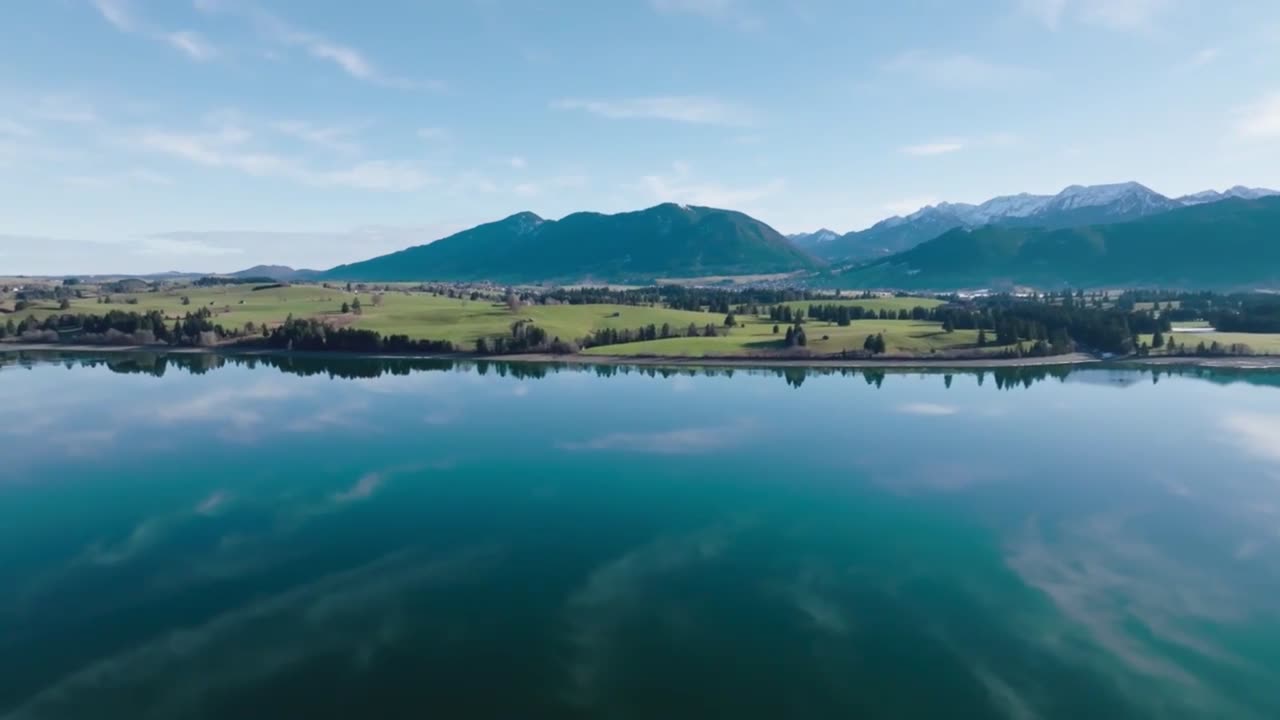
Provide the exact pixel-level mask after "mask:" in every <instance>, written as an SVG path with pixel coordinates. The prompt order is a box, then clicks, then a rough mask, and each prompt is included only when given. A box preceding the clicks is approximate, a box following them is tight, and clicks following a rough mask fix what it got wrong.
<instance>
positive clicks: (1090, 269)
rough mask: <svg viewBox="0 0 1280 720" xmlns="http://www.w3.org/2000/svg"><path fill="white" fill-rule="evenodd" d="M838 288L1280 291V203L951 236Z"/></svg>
mask: <svg viewBox="0 0 1280 720" xmlns="http://www.w3.org/2000/svg"><path fill="white" fill-rule="evenodd" d="M830 282H831V283H832V284H834V285H836V286H838V287H859V288H861V287H884V288H903V289H931V290H951V289H963V288H971V289H972V288H1008V287H1011V286H1014V285H1029V286H1034V287H1042V288H1053V287H1064V286H1070V287H1102V286H1155V285H1160V286H1166V287H1184V288H1245V287H1280V198H1262V199H1257V200H1245V199H1231V200H1223V201H1221V202H1215V203H1208V204H1204V205H1196V206H1194V207H1187V208H1180V209H1177V210H1172V211H1169V212H1166V213H1161V214H1159V215H1152V216H1149V217H1145V218H1141V219H1138V220H1132V221H1129V222H1121V223H1113V224H1107V225H1089V226H1084V227H1073V228H1062V229H1056V230H1051V229H1044V228H1027V227H1007V226H996V225H989V226H986V227H982V228H978V229H974V230H967V229H962V228H957V229H954V230H951V231H948V232H946V233H944V234H943V235H941V236H939V237H937V238H935V239H933V240H930V241H928V242H925V243H923V244H921V245H918V246H916V247H915V248H913V249H911V250H908V251H906V252H902V253H898V254H896V255H892V256H890V257H887V258H884V259H882V260H878V261H876V262H873V263H870V264H867V265H863V266H861V267H857V268H853V269H851V270H848V271H844V272H841V273H838V274H835V275H832V276H830Z"/></svg>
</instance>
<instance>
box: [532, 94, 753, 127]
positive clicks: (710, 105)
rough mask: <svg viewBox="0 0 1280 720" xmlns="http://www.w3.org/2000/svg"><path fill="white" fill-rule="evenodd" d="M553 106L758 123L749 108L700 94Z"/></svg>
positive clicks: (615, 115) (621, 115) (700, 121)
mask: <svg viewBox="0 0 1280 720" xmlns="http://www.w3.org/2000/svg"><path fill="white" fill-rule="evenodd" d="M551 106H552V107H553V108H555V109H557V110H582V111H585V112H588V113H591V114H592V115H598V116H600V117H604V118H610V119H633V118H643V119H651V120H669V121H672V122H682V123H689V124H692V125H723V126H729V127H744V126H749V125H752V124H753V123H754V122H755V113H754V112H753V111H752V110H750V109H749V108H746V107H742V106H740V105H736V104H733V103H729V102H725V101H722V100H718V99H716V98H711V97H703V96H697V95H666V96H659V97H641V98H624V99H616V100H582V99H566V100H557V101H556V102H554V103H552V104H551Z"/></svg>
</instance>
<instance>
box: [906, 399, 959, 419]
mask: <svg viewBox="0 0 1280 720" xmlns="http://www.w3.org/2000/svg"><path fill="white" fill-rule="evenodd" d="M898 412H900V413H902V414H904V415H923V416H925V417H947V416H949V415H955V414H956V413H958V412H960V409H959V408H957V407H955V406H954V405H939V404H937V403H925V402H918V403H906V404H904V405H899V406H898Z"/></svg>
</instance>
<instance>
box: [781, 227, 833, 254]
mask: <svg viewBox="0 0 1280 720" xmlns="http://www.w3.org/2000/svg"><path fill="white" fill-rule="evenodd" d="M787 239H788V240H790V241H791V242H792V243H794V244H795V246H796V247H798V248H803V249H805V250H809V249H810V248H813V247H815V246H817V245H821V244H823V243H829V242H831V241H833V240H839V239H840V233H838V232H836V231H834V230H828V229H826V228H822V229H820V230H815V231H813V232H811V233H792V234H790V235H788V236H787Z"/></svg>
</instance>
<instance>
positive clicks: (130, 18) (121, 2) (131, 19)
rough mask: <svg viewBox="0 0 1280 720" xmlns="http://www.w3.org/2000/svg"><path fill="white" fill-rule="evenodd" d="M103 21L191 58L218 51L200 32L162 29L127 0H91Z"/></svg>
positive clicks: (209, 57) (207, 56) (201, 58)
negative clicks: (136, 10)
mask: <svg viewBox="0 0 1280 720" xmlns="http://www.w3.org/2000/svg"><path fill="white" fill-rule="evenodd" d="M91 2H92V5H93V7H94V9H95V10H97V11H98V14H99V15H101V16H102V18H103V19H104V20H106V21H107V22H108V23H110V24H111V25H112V26H113V27H115V29H117V30H119V31H120V32H123V33H131V34H138V35H144V36H146V37H149V38H151V39H153V40H156V41H159V42H162V43H164V44H166V45H168V46H170V47H172V48H174V49H175V50H178V51H179V52H182V53H183V54H184V55H186V56H187V57H189V58H191V59H192V60H198V61H205V60H212V59H213V58H215V57H217V56H218V50H217V48H215V47H214V46H213V44H211V43H210V42H209V41H208V40H206V39H205V38H204V37H203V36H202V35H200V34H199V33H197V32H195V31H193V30H164V29H161V28H158V27H156V26H155V25H153V24H152V23H150V22H148V21H147V20H146V19H144V18H142V17H141V16H140V15H138V14H137V13H136V12H134V8H133V4H132V2H130V0H91Z"/></svg>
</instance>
